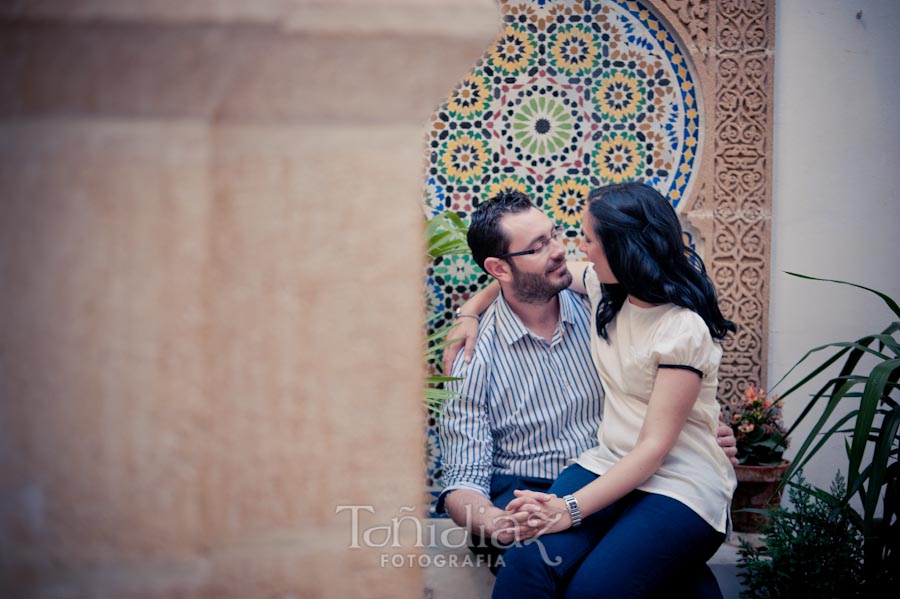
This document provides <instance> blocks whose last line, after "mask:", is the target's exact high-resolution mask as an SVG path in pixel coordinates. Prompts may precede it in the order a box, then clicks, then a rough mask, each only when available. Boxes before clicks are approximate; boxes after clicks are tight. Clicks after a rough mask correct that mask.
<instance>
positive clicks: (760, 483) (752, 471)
mask: <svg viewBox="0 0 900 599" xmlns="http://www.w3.org/2000/svg"><path fill="white" fill-rule="evenodd" d="M790 466H791V463H790V462H783V463H781V464H779V465H777V466H743V465H737V466H735V467H734V473H735V475H737V480H738V485H737V489H736V490H735V492H734V500H733V501H732V503H731V520H732V523H733V525H734V530H735V531H737V532H759V531H760V528H761V527H762V525H763V524H764V523H765V522H766V519H767V517H766V516H765V515H763V514H754V513H750V512H741V511H739V510H742V509H744V508H757V509H768V508H773V507H777V506H778V505H779V504H780V503H781V492H780V491H778V492H776V490H777V489H778V483H780V482H781V479H782V478H784V474H785V472H787V469H788V468H790Z"/></svg>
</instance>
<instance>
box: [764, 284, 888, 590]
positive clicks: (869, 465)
mask: <svg viewBox="0 0 900 599" xmlns="http://www.w3.org/2000/svg"><path fill="white" fill-rule="evenodd" d="M787 274H789V275H791V276H795V277H799V278H802V279H808V280H813V281H826V282H831V283H838V284H841V285H849V286H851V287H856V288H859V289H863V290H865V291H868V292H870V293H873V294H875V295H877V296H878V297H880V298H881V299H882V300H883V301H884V303H885V304H886V305H887V306H888V308H889V309H890V310H891V312H892V313H893V316H892V317H891V320H890V322H889V323H888V324H887V326H885V328H884V329H883V330H881V331H880V332H878V333H872V334H868V335H864V336H863V337H860V338H859V339H856V340H854V341H842V342H836V343H829V344H826V345H822V346H819V347H815V348H813V349H811V350H809V351H808V352H807V353H806V354H805V355H804V356H803V357H802V358H800V360H799V361H798V362H797V363H796V364H794V366H792V367H791V369H790V370H789V371H788V372H787V374H785V375H784V377H782V378H781V380H779V381H778V383H776V385H775V386H777V385H779V384H781V382H782V381H784V380H785V378H787V377H788V376H789V375H790V374H791V373H792V372H794V370H795V369H797V368H799V367H800V366H801V365H803V366H804V368H810V367H811V368H812V370H811V371H809V372H808V373H807V374H806V375H805V376H804V377H803V378H802V379H801V380H800V381H799V382H797V383H796V384H794V385H793V386H791V387H790V388H789V389H788V390H787V391H785V392H783V393H782V394H781V400H782V401H785V400H786V399H787V398H788V397H789V396H791V395H792V394H793V393H795V392H796V391H798V390H800V389H801V388H803V387H804V386H805V385H807V384H808V383H811V381H813V379H816V377H818V376H819V375H820V374H821V373H822V372H824V371H825V370H826V369H828V368H829V367H831V366H832V365H836V364H840V371H839V373H838V375H837V376H834V377H831V378H829V379H828V380H827V381H826V382H825V383H824V384H823V385H821V386H820V387H818V389H817V390H816V391H815V392H814V393H813V394H812V396H811V397H810V399H809V400H808V402H807V404H806V406H805V407H804V408H803V410H802V411H801V413H800V416H799V417H798V418H797V420H796V421H795V422H794V424H793V426H791V428H790V429H789V430H788V432H787V434H788V435H790V434H791V433H792V432H794V431H795V430H796V428H797V427H798V426H799V425H800V423H801V422H803V421H804V420H806V419H807V418H812V417H813V416H812V415H813V414H814V412H813V410H814V409H815V408H817V407H818V408H819V412H818V413H819V416H818V419H817V420H816V421H815V423H814V424H813V426H812V429H811V430H810V432H809V434H808V435H807V437H806V439H804V440H803V441H802V442H801V443H800V446H799V449H798V450H797V454H796V455H795V456H794V460H793V463H792V464H791V467H790V469H789V470H788V472H787V473H786V475H785V481H787V480H790V479H791V478H794V477H796V476H797V475H798V473H799V472H800V470H801V469H802V468H803V466H804V465H805V464H806V463H807V462H809V460H810V459H811V458H812V457H813V456H815V455H816V453H818V452H819V450H820V449H821V448H822V447H823V446H824V445H825V443H826V442H828V441H829V440H830V439H831V438H832V437H835V436H838V435H840V436H843V439H844V446H845V450H846V453H847V485H846V488H845V489H844V490H843V491H842V493H841V494H840V495H839V496H834V494H831V496H832V498H833V499H834V500H835V503H834V505H835V510H838V509H844V508H847V507H849V506H850V501H851V499H852V498H853V497H854V496H858V497H859V500H860V503H861V505H862V511H861V512H860V511H858V510H856V509H851V511H850V520H851V522H852V524H853V526H854V527H855V528H856V529H857V530H858V531H859V532H860V533H861V535H862V537H863V579H864V582H863V589H865V590H870V591H872V592H877V591H878V590H879V589H883V588H885V587H887V586H894V587H895V585H896V583H897V582H898V578H900V558H898V556H900V522H898V510H900V476H898V468H900V466H898V461H897V457H898V449H900V437H898V428H900V392H898V378H900V340H898V332H900V306H898V305H897V302H896V301H894V300H893V299H892V298H890V297H889V296H887V295H886V294H884V293H881V292H880V291H876V290H874V289H869V288H868V287H863V286H862V285H856V284H853V283H847V282H845V281H837V280H833V279H819V278H816V277H810V276H805V275H800V274H796V273H791V272H788V273H787ZM823 354H825V355H827V357H826V358H825V359H824V360H822V361H820V362H818V363H816V364H815V366H811V364H812V363H813V362H814V360H813V358H814V357H816V358H818V357H819V356H821V355H823ZM863 358H866V359H863ZM839 406H840V407H841V408H842V409H841V410H840V412H838V413H842V414H843V415H842V416H840V417H838V416H837V413H836V410H837V408H838V407H839ZM816 491H817V493H818V494H819V495H820V496H825V495H829V494H828V493H827V492H826V491H823V490H821V489H817V490H816ZM865 596H869V595H865Z"/></svg>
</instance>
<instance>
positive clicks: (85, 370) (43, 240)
mask: <svg viewBox="0 0 900 599" xmlns="http://www.w3.org/2000/svg"><path fill="white" fill-rule="evenodd" d="M496 10H497V9H496V6H495V5H494V3H493V1H492V0H453V1H450V0H428V1H423V0H384V1H381V0H368V1H367V0H338V1H334V0H332V1H329V2H312V1H303V0H254V1H253V2H246V1H244V0H215V1H214V0H184V1H180V2H175V1H169V0H166V1H163V0H94V1H88V0H85V1H71V0H45V1H23V2H17V1H12V2H4V3H3V4H2V6H0V281H2V282H3V283H2V288H3V291H2V293H0V596H3V597H53V598H58V597H117V598H118V597H142V598H147V597H241V598H249V597H420V596H421V592H422V591H421V578H420V572H419V569H418V568H417V567H415V566H413V567H410V566H404V567H384V566H383V564H381V563H380V562H379V559H378V557H379V550H377V549H368V550H367V549H365V548H360V549H351V548H350V546H351V544H353V543H354V542H357V541H359V539H354V538H353V536H352V534H351V533H352V530H351V511H348V510H345V511H341V512H339V513H336V511H337V509H336V508H337V506H339V505H359V506H371V509H372V510H373V511H372V512H371V513H370V512H369V511H368V510H361V511H358V512H357V514H358V516H359V524H360V527H366V526H374V525H375V524H379V523H390V521H391V519H393V518H395V517H397V516H398V508H400V507H401V506H414V507H415V509H416V510H417V513H419V512H421V511H422V510H424V505H423V502H422V497H423V495H424V490H423V478H424V451H423V446H424V434H423V428H422V427H423V411H422V400H421V394H422V392H421V389H422V372H421V369H422V364H421V330H420V327H421V323H422V315H423V307H422V289H421V273H422V264H423V262H422V260H423V258H424V256H423V250H422V247H421V240H420V237H421V230H422V211H421V193H422V172H423V170H422V169H423V166H424V163H423V155H424V140H423V127H424V124H425V121H426V119H427V117H428V116H429V114H430V113H431V111H432V110H433V109H434V107H435V106H436V105H437V104H438V103H439V102H440V101H441V100H443V99H444V97H445V96H446V94H447V93H448V92H449V90H451V89H452V87H453V85H454V83H455V82H456V80H457V79H458V78H459V77H460V76H461V75H462V74H463V73H464V72H465V71H466V69H467V68H468V67H469V65H470V64H471V62H472V61H473V60H475V58H476V57H477V56H478V55H479V54H480V53H481V52H482V51H483V49H484V47H485V45H486V44H487V42H488V41H489V40H490V39H491V37H492V36H493V35H494V33H495V31H496V30H497V27H498V26H499V19H498V16H497V12H496ZM404 530H405V531H406V532H407V534H404V535H401V536H402V537H403V538H402V539H396V538H395V539H391V542H392V543H393V542H397V543H398V545H397V546H396V547H393V548H392V549H391V551H393V552H400V553H404V554H415V553H416V552H417V551H418V548H417V547H416V545H417V542H418V539H416V538H415V537H416V535H411V534H409V531H410V530H411V527H405V528H404ZM360 534H361V533H360ZM372 538H373V539H374V540H376V541H377V542H381V541H382V540H383V538H384V537H383V535H382V536H373V537H372Z"/></svg>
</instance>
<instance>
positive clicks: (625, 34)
mask: <svg viewBox="0 0 900 599" xmlns="http://www.w3.org/2000/svg"><path fill="white" fill-rule="evenodd" d="M501 11H502V14H503V30H502V31H501V32H500V34H499V35H498V37H497V38H496V39H495V40H494V42H493V43H492V44H491V46H490V47H489V48H488V49H487V51H486V52H485V54H484V55H483V56H482V57H481V59H480V60H479V61H478V62H477V63H476V64H475V66H474V68H473V69H472V70H470V71H469V72H468V73H467V75H466V76H465V77H464V79H463V80H462V81H461V82H460V83H459V84H458V85H457V86H456V88H455V89H454V90H453V91H452V92H451V93H450V95H449V97H448V98H447V100H446V101H445V102H444V103H443V104H442V105H441V106H440V107H439V108H438V110H437V111H436V112H435V113H434V114H433V116H432V119H431V121H430V123H429V125H428V130H427V135H426V144H427V147H426V159H427V167H426V180H425V184H426V185H425V211H426V215H427V216H428V217H431V216H434V215H436V214H439V213H441V212H443V211H446V210H451V211H454V212H456V213H457V214H459V215H460V216H461V217H463V219H464V220H468V216H469V214H470V213H471V211H472V210H473V209H474V207H476V206H477V205H478V204H479V203H480V202H482V201H484V200H486V199H487V198H489V197H490V196H492V195H494V194H495V193H496V192H497V191H499V190H501V189H508V188H514V189H519V190H522V191H524V192H525V193H527V194H528V195H529V196H530V197H532V198H533V200H534V201H535V203H536V204H537V205H538V206H539V207H541V208H542V209H543V210H544V211H545V212H546V213H547V214H548V215H549V216H550V217H551V218H552V219H554V220H555V221H556V222H557V223H558V224H559V225H561V226H562V227H563V228H564V229H565V231H566V233H565V243H566V248H567V252H568V253H569V255H570V257H580V254H579V252H578V250H577V248H576V246H577V243H578V240H577V237H578V227H577V224H578V221H579V219H580V214H581V211H582V209H583V207H584V200H585V197H586V195H587V192H588V190H589V189H590V188H592V187H596V186H599V185H603V184H607V183H613V182H621V181H626V180H633V179H642V180H644V181H645V182H647V183H648V184H650V185H652V186H654V187H655V188H656V189H658V190H659V191H660V192H661V193H662V194H663V195H665V196H666V197H667V198H668V199H669V201H670V202H671V203H672V205H673V206H675V208H676V209H677V208H678V206H679V204H680V202H681V200H682V199H683V198H684V197H685V194H686V193H687V190H688V189H689V187H690V185H691V184H692V183H693V180H694V178H695V176H696V174H695V165H697V164H699V160H698V152H699V149H700V131H701V127H702V123H701V114H700V111H699V106H698V100H697V98H698V90H697V84H696V82H695V80H694V77H693V76H692V73H691V70H690V67H689V64H690V63H689V57H688V54H687V53H686V52H685V51H684V50H683V49H682V48H681V47H679V44H678V43H677V41H676V38H675V37H674V36H673V35H672V33H671V32H670V31H669V30H668V29H667V28H666V27H665V26H664V23H663V22H662V21H661V20H660V19H659V18H658V17H657V16H656V15H655V14H654V13H653V12H651V11H650V10H649V9H648V8H647V6H646V5H645V4H644V3H642V2H638V1H636V0H608V1H605V2H597V1H591V0H532V1H524V0H501ZM688 241H689V242H690V240H688ZM426 280H427V290H426V294H427V296H428V309H429V311H430V316H431V326H432V327H433V328H437V327H440V326H443V325H444V324H446V323H447V322H449V319H450V318H451V316H452V314H451V312H452V309H453V308H454V307H455V306H457V305H459V304H461V303H462V302H463V301H465V299H466V298H467V297H468V295H469V294H470V293H471V292H472V291H475V290H477V289H479V288H480V287H482V286H483V285H484V284H485V283H486V281H487V277H486V275H484V273H482V272H481V271H480V270H479V269H478V267H477V266H476V265H475V264H474V262H473V261H472V260H471V258H469V257H468V256H451V257H445V258H438V259H436V260H435V261H434V263H433V264H431V266H430V267H429V268H428V269H427V274H426ZM428 432H429V434H428V446H427V448H426V451H427V453H428V487H429V493H430V494H431V495H432V496H434V495H435V494H436V493H437V489H438V487H437V480H438V479H439V477H440V455H439V454H440V451H439V448H438V447H437V438H436V430H435V426H434V423H433V422H431V423H429V431H428Z"/></svg>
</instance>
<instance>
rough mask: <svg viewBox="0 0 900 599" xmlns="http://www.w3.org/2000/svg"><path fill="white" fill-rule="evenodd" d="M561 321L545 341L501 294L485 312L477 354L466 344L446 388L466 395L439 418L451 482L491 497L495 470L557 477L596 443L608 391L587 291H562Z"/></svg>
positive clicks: (440, 504)
mask: <svg viewBox="0 0 900 599" xmlns="http://www.w3.org/2000/svg"><path fill="white" fill-rule="evenodd" d="M559 306H560V323H559V325H558V326H557V329H556V331H555V332H554V334H553V339H552V340H551V341H550V342H547V340H546V339H543V338H541V337H539V336H537V335H534V334H533V333H531V331H529V330H528V329H527V328H526V327H525V325H524V324H522V321H521V320H520V319H519V317H518V316H517V315H516V314H515V313H514V312H513V311H512V309H511V308H510V307H509V304H507V303H506V301H505V300H504V299H503V294H502V293H501V294H500V297H498V298H497V299H496V300H495V301H494V303H493V304H491V306H490V307H489V308H488V309H487V311H485V313H484V316H483V317H482V319H481V326H480V329H479V333H478V342H477V343H476V344H475V352H474V354H473V356H472V361H471V362H470V363H469V364H466V363H465V362H464V361H463V360H462V352H460V354H459V355H458V356H457V358H456V361H455V362H454V364H453V370H452V374H453V376H459V377H464V378H463V380H461V381H455V382H453V383H449V384H448V387H449V388H450V389H452V390H454V391H458V392H459V393H460V396H459V397H457V398H454V399H452V400H451V401H449V402H447V404H446V405H445V407H444V411H443V413H442V415H441V419H440V442H441V453H442V462H443V477H442V481H443V484H444V490H443V491H442V493H441V497H440V499H439V501H438V510H439V511H442V509H443V498H444V496H445V495H446V493H448V492H449V491H451V490H454V489H460V488H467V489H473V490H476V491H479V492H481V493H483V494H484V495H485V496H488V497H490V487H491V477H492V476H493V475H495V474H512V475H516V476H527V477H538V478H546V479H551V480H552V479H555V478H556V477H557V476H558V475H559V473H560V472H562V470H563V468H564V467H565V466H566V462H567V460H569V459H571V458H575V457H577V456H578V455H580V454H581V453H582V452H583V451H585V450H587V449H589V448H591V447H593V446H594V445H596V444H597V430H598V427H599V425H600V415H601V411H602V405H601V404H602V397H603V390H602V387H601V385H600V379H599V377H598V376H597V371H596V369H595V368H594V364H593V362H592V361H591V353H590V343H589V339H590V331H589V327H590V315H589V311H588V306H589V303H588V300H587V298H585V297H583V296H581V295H578V294H576V293H574V292H572V291H569V290H564V291H562V292H560V294H559Z"/></svg>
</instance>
